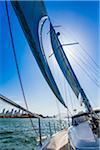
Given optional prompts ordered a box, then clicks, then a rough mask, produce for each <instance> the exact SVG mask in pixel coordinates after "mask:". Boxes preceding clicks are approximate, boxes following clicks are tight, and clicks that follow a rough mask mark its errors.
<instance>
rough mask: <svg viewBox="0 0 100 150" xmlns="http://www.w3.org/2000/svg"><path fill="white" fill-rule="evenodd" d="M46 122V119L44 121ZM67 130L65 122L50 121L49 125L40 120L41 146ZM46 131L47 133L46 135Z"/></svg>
mask: <svg viewBox="0 0 100 150" xmlns="http://www.w3.org/2000/svg"><path fill="white" fill-rule="evenodd" d="M44 120H45V119H44ZM66 128H67V122H66V121H65V120H63V121H61V120H60V121H59V120H56V119H54V121H53V119H49V120H48V121H47V123H46V124H45V123H43V121H42V119H40V118H38V134H39V140H38V142H39V145H40V146H42V145H43V143H44V141H45V140H46V139H48V138H51V137H52V135H54V134H55V133H57V132H58V131H61V130H63V129H66ZM44 131H45V133H46V134H45V133H44Z"/></svg>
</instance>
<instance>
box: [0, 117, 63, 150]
mask: <svg viewBox="0 0 100 150" xmlns="http://www.w3.org/2000/svg"><path fill="white" fill-rule="evenodd" d="M32 121H33V125H34V129H35V130H33V127H32V124H31V122H30V119H29V118H0V150H23V149H24V150H34V149H35V148H36V147H37V146H38V145H39V132H38V131H39V130H38V129H39V128H38V119H32ZM65 126H66V121H63V122H62V124H61V123H60V122H59V121H58V120H56V119H41V129H42V130H41V131H42V140H43V141H42V142H44V141H45V140H46V139H47V138H48V137H50V135H51V134H54V133H56V132H57V131H59V130H61V128H64V127H65ZM50 128H51V130H50Z"/></svg>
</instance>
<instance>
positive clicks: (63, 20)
mask: <svg viewBox="0 0 100 150" xmlns="http://www.w3.org/2000/svg"><path fill="white" fill-rule="evenodd" d="M0 3H1V4H2V5H1V4H0V9H1V14H0V93H1V94H4V95H5V96H7V97H8V98H11V99H14V100H15V102H17V103H19V104H21V105H23V106H24V101H23V97H22V93H21V89H20V85H19V81H18V76H17V72H16V68H15V62H14V58H13V51H12V46H11V42H10V36H9V28H8V22H7V17H6V12H5V5H4V3H2V2H0ZM98 3H99V2H97V1H55V2H54V1H45V6H46V9H47V12H48V15H49V17H50V18H51V21H52V23H53V25H61V27H59V28H56V31H60V37H59V38H60V41H61V42H62V43H70V42H75V41H78V42H79V43H80V44H81V45H82V46H83V47H84V49H85V52H84V50H83V49H82V48H81V47H80V46H79V45H76V46H70V47H69V46H68V47H64V50H65V52H66V55H67V56H68V58H69V61H70V63H71V65H72V67H73V69H74V71H75V73H76V75H77V77H78V79H79V81H80V84H81V85H82V87H83V89H84V91H85V92H86V94H87V95H88V97H89V100H90V103H91V104H92V106H93V107H98V106H100V102H99V97H100V94H99V93H100V80H99V78H100V62H99V60H100V52H99V4H98ZM9 12H10V18H11V22H12V31H13V36H14V41H15V47H16V53H17V58H18V64H19V67H20V73H21V77H22V81H23V85H24V90H25V94H26V97H27V102H28V105H29V108H30V110H31V111H33V112H36V113H41V114H44V115H47V114H48V115H53V114H57V113H58V112H57V99H56V98H55V96H54V94H53V93H52V91H51V90H50V88H49V86H48V85H47V83H46V81H45V80H44V78H43V76H42V74H41V72H40V70H39V67H38V66H37V63H36V61H35V59H34V57H33V55H32V53H31V51H30V48H29V46H28V43H27V41H26V39H25V37H24V35H23V32H22V30H21V27H20V26H19V23H18V20H17V18H16V16H15V13H14V11H13V9H12V7H11V6H10V5H9ZM1 16H2V18H1ZM48 31H49V26H48V22H47V23H46V25H45V26H44V33H43V37H44V40H43V43H44V47H45V52H46V56H47V58H48V56H49V55H50V54H51V53H52V50H51V45H50V40H49V34H46V33H47V32H48ZM87 53H88V55H87ZM90 57H92V59H91V58H90ZM93 60H94V61H95V63H96V64H95V63H94V61H93ZM48 62H49V65H50V67H51V70H52V72H53V75H54V77H55V79H56V81H57V84H58V85H59V88H60V90H61V93H62V95H63V97H64V100H65V101H66V99H67V100H68V104H69V108H70V109H71V106H70V105H71V99H72V100H73V105H74V106H73V107H74V109H75V107H76V106H77V105H78V100H76V98H75V95H74V94H73V93H72V91H71V89H70V87H69V85H68V84H67V82H66V81H65V79H64V77H63V75H62V73H61V71H60V69H59V67H58V65H57V63H56V61H55V58H54V56H52V58H50V59H48ZM98 66H99V67H98ZM94 80H95V83H97V84H99V87H98V86H97V85H95V83H94ZM65 86H66V93H67V94H65V93H64V91H65ZM69 93H71V98H70V94H69ZM65 95H66V96H65ZM1 107H2V108H3V107H5V105H4V104H2V105H1ZM1 107H0V109H1ZM59 107H60V109H61V111H62V112H66V110H65V109H64V107H63V106H61V104H59Z"/></svg>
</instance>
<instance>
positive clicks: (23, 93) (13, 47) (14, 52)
mask: <svg viewBox="0 0 100 150" xmlns="http://www.w3.org/2000/svg"><path fill="white" fill-rule="evenodd" d="M5 6H6V13H7V18H8V25H9V32H10V37H11V43H12V49H13V55H14V59H15V64H16V69H17V74H18V79H19V83H20V87H21V91H22V95H23V99H24V102H25V105H26V108H27V110H29V108H28V104H27V100H26V96H25V92H24V88H23V84H22V80H21V75H20V71H19V66H18V62H17V56H16V50H15V45H14V41H13V34H12V30H11V21H10V17H9V11H8V4H7V1H5ZM29 119H30V122H31V125H32V128H33V130H34V131H35V133H36V135H38V133H37V132H36V130H35V128H34V125H33V122H32V119H31V118H29Z"/></svg>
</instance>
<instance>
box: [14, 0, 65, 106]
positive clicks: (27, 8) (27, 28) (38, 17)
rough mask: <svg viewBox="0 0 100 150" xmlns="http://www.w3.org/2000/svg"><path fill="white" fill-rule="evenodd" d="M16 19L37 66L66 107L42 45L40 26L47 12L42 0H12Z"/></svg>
mask: <svg viewBox="0 0 100 150" xmlns="http://www.w3.org/2000/svg"><path fill="white" fill-rule="evenodd" d="M12 6H13V8H14V10H15V12H16V15H17V17H18V20H19V22H20V24H21V27H22V29H23V31H24V34H25V36H26V38H27V41H28V43H29V46H30V48H31V51H32V53H33V55H34V57H35V59H36V61H37V63H38V66H39V68H40V70H41V72H42V74H43V76H44V78H45V79H46V81H47V83H48V84H49V86H50V88H51V89H52V91H53V93H54V94H55V96H56V97H57V98H58V100H59V101H60V102H61V103H62V104H63V105H64V106H65V107H66V105H65V103H64V100H63V98H62V96H61V94H60V91H59V89H58V87H57V84H56V82H55V80H54V78H53V76H52V73H51V70H50V68H49V65H48V63H47V59H46V57H45V53H44V50H43V45H42V34H41V32H42V27H43V24H44V22H45V21H46V19H47V13H46V10H45V7H44V3H43V2H42V1H24V2H23V1H12Z"/></svg>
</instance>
